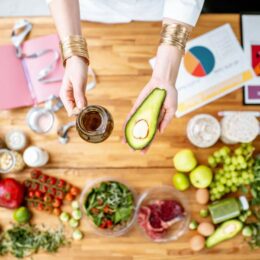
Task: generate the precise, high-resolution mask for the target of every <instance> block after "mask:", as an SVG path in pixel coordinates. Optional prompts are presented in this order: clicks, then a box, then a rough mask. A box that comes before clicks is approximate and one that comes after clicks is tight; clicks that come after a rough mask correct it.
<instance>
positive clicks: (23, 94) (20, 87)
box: [0, 35, 63, 109]
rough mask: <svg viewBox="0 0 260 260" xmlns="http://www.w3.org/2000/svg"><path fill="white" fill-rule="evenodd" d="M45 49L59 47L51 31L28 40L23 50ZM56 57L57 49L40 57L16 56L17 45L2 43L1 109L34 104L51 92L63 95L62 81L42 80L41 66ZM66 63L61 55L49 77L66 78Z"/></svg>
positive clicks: (24, 51)
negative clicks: (64, 68) (54, 53)
mask: <svg viewBox="0 0 260 260" xmlns="http://www.w3.org/2000/svg"><path fill="white" fill-rule="evenodd" d="M44 49H55V50H57V51H59V39H58V36H57V35H48V36H44V37H40V38H36V39H32V40H28V41H26V42H25V43H24V44H23V46H22V50H23V53H25V54H31V53H34V52H36V51H41V50H44ZM52 60H53V53H51V52H50V53H47V54H45V55H43V56H41V57H37V58H23V59H19V58H17V57H16V50H15V47H14V46H13V45H5V46H0V91H1V94H0V109H12V108H18V107H24V106H31V105H35V104H38V103H41V102H43V101H46V100H47V99H48V98H49V97H50V96H51V95H56V96H58V95H59V89H60V86H61V82H54V83H48V84H45V83H43V82H40V81H38V79H37V75H38V73H39V71H40V70H41V69H43V68H44V67H46V66H48V65H49V64H50V63H51V61H52ZM62 76H63V66H62V62H61V59H59V61H58V64H57V65H56V67H55V69H54V71H52V73H51V74H50V75H49V77H48V78H50V79H51V78H62Z"/></svg>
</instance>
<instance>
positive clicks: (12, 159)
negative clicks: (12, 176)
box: [0, 149, 25, 174]
mask: <svg viewBox="0 0 260 260" xmlns="http://www.w3.org/2000/svg"><path fill="white" fill-rule="evenodd" d="M24 166H25V163H24V161H23V157H22V155H21V154H20V153H18V152H15V151H10V150H8V149H0V173H3V174H5V173H10V172H19V171H21V170H23V169H24Z"/></svg>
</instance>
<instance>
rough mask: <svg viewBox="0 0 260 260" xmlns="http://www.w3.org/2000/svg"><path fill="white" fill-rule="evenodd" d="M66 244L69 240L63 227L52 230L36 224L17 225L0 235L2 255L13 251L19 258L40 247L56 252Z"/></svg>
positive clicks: (34, 251) (0, 253)
mask: <svg viewBox="0 0 260 260" xmlns="http://www.w3.org/2000/svg"><path fill="white" fill-rule="evenodd" d="M65 244H67V241H66V239H65V236H64V234H63V231H62V230H61V229H60V230H54V231H53V232H51V231H49V230H48V231H47V230H40V229H39V228H37V227H36V226H31V225H23V226H18V225H17V226H13V227H12V228H10V229H8V230H6V231H5V232H3V233H2V234H1V235H0V256H4V255H6V254H8V253H11V254H12V255H13V256H15V257H17V258H23V257H27V256H29V255H32V254H33V253H36V252H37V251H38V250H40V249H43V250H44V251H46V252H48V253H54V252H57V251H58V249H59V248H60V247H61V246H63V245H65Z"/></svg>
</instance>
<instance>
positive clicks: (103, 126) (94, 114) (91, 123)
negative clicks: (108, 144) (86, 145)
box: [76, 106, 114, 143]
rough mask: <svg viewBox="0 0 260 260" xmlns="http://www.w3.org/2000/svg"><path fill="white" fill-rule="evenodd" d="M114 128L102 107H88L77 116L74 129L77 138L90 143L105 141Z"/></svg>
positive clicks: (108, 114)
mask: <svg viewBox="0 0 260 260" xmlns="http://www.w3.org/2000/svg"><path fill="white" fill-rule="evenodd" d="M113 127H114V122H113V118H112V116H111V114H110V113H109V112H108V110H107V109H105V108H104V107H102V106H88V107H86V108H84V109H83V110H82V111H81V112H80V113H79V115H78V117H77V121H76V129H77V131H78V134H79V136H80V137H81V138H82V139H83V140H85V141H87V142H91V143H100V142H103V141H104V140H106V139H107V138H108V137H109V136H110V134H111V132H112V130H113Z"/></svg>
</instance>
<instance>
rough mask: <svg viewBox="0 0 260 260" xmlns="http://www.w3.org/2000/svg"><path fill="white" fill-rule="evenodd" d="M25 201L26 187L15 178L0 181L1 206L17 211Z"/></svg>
mask: <svg viewBox="0 0 260 260" xmlns="http://www.w3.org/2000/svg"><path fill="white" fill-rule="evenodd" d="M23 199H24V186H23V185H22V184H21V183H20V182H18V181H16V180H15V179H13V178H5V179H2V180H0V206H1V207H4V208H9V209H15V208H18V207H20V206H21V204H22V202H23Z"/></svg>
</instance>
